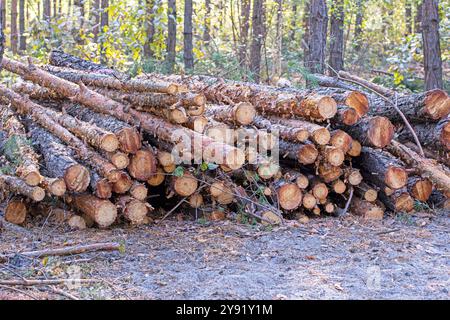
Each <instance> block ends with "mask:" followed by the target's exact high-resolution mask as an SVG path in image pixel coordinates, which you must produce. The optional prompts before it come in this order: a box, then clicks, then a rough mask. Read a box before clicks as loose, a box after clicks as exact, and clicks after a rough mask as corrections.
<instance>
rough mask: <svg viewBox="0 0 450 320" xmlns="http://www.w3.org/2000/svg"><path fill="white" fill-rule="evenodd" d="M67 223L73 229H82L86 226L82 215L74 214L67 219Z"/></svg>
mask: <svg viewBox="0 0 450 320" xmlns="http://www.w3.org/2000/svg"><path fill="white" fill-rule="evenodd" d="M67 225H68V226H69V227H70V229H73V230H84V229H86V228H87V225H86V221H85V220H84V219H83V217H82V216H79V215H76V214H74V215H72V216H71V217H70V218H69V219H68V220H67Z"/></svg>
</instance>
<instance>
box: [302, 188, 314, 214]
mask: <svg viewBox="0 0 450 320" xmlns="http://www.w3.org/2000/svg"><path fill="white" fill-rule="evenodd" d="M316 205H317V199H316V197H315V196H314V195H313V194H312V193H311V192H308V193H305V194H304V195H303V201H302V206H303V207H304V208H305V209H308V210H313V209H314V208H315V207H316Z"/></svg>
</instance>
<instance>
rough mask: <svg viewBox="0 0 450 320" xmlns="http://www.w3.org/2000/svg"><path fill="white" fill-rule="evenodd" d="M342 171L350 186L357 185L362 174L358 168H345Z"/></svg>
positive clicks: (361, 178)
mask: <svg viewBox="0 0 450 320" xmlns="http://www.w3.org/2000/svg"><path fill="white" fill-rule="evenodd" d="M344 172H345V181H346V182H348V183H350V184H351V185H352V186H357V185H359V184H360V183H361V182H362V180H363V176H362V175H361V172H360V171H359V170H358V169H353V168H345V169H344Z"/></svg>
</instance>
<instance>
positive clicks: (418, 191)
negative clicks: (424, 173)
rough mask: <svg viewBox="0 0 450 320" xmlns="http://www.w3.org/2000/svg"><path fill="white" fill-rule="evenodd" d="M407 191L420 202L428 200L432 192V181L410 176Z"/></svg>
mask: <svg viewBox="0 0 450 320" xmlns="http://www.w3.org/2000/svg"><path fill="white" fill-rule="evenodd" d="M408 192H409V193H410V194H411V196H413V197H414V199H417V200H419V201H422V202H425V201H428V198H430V196H431V193H432V192H433V183H432V182H431V181H430V180H429V179H427V178H421V177H418V176H414V177H410V178H409V179H408Z"/></svg>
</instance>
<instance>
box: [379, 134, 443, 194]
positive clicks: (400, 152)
mask: <svg viewBox="0 0 450 320" xmlns="http://www.w3.org/2000/svg"><path fill="white" fill-rule="evenodd" d="M387 149H388V150H389V152H391V153H392V154H393V155H395V156H396V157H399V158H400V159H401V160H403V161H404V162H405V163H407V164H408V165H409V166H410V167H412V168H414V169H415V170H416V171H417V172H418V173H420V175H421V176H422V177H423V178H428V179H429V180H430V181H431V182H432V183H433V185H434V186H435V187H436V188H437V189H438V190H442V191H444V192H450V173H449V172H448V169H446V168H445V167H443V166H442V165H440V164H439V163H437V162H436V161H435V160H432V159H426V158H423V157H421V156H420V155H419V154H417V153H416V152H414V151H412V150H411V149H409V148H408V147H406V146H404V145H403V144H401V143H399V142H397V141H395V140H393V141H392V142H391V144H390V145H389V146H388V147H387Z"/></svg>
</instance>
